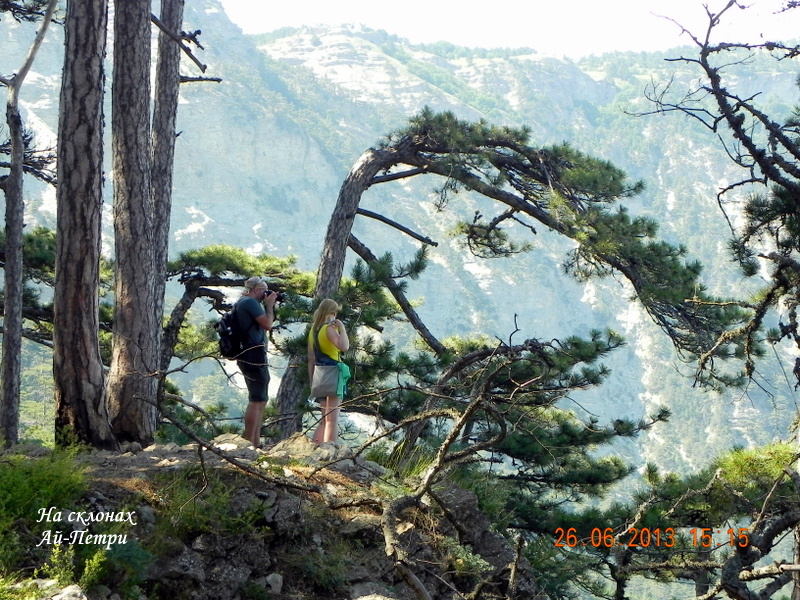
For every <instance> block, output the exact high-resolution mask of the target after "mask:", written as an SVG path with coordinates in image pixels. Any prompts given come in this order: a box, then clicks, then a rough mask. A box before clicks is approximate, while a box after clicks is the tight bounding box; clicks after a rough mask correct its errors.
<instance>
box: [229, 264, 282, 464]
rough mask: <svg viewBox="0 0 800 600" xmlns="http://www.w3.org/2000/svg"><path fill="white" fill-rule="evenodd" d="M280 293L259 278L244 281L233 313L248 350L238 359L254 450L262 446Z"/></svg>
mask: <svg viewBox="0 0 800 600" xmlns="http://www.w3.org/2000/svg"><path fill="white" fill-rule="evenodd" d="M277 299H278V294H277V293H276V292H272V291H270V290H269V288H267V283H266V282H265V281H264V280H263V279H261V278H260V277H251V278H250V279H248V280H247V281H245V282H244V293H243V294H242V297H241V298H240V299H239V301H238V302H237V303H236V306H235V307H234V310H235V311H236V317H237V319H238V321H239V327H240V328H241V331H243V332H245V336H246V340H247V344H246V350H245V351H244V352H242V353H241V355H240V356H239V358H237V360H236V365H237V366H238V367H239V370H240V371H241V372H242V375H243V376H244V381H245V384H246V385H247V395H248V403H247V410H246V411H245V413H244V437H245V439H247V440H249V441H250V442H251V443H252V444H253V446H254V447H255V448H259V447H260V446H261V423H262V421H263V419H264V408H265V407H266V405H267V386H268V385H269V369H268V367H267V332H268V331H269V330H270V329H271V328H272V322H273V320H274V319H275V301H276V300H277Z"/></svg>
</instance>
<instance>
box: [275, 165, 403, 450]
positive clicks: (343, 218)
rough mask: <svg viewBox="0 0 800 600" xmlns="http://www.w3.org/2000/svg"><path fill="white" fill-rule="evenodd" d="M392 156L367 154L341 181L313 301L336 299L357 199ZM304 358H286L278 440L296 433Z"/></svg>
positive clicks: (385, 166) (278, 406)
mask: <svg viewBox="0 0 800 600" xmlns="http://www.w3.org/2000/svg"><path fill="white" fill-rule="evenodd" d="M393 156H394V155H393V154H391V153H389V152H384V151H380V150H373V149H370V150H367V151H366V152H364V154H362V155H361V157H360V158H359V159H358V161H356V164H355V165H353V168H352V169H351V170H350V173H348V175H347V178H346V179H345V180H344V183H343V184H342V187H341V189H340V190H339V197H338V198H337V200H336V206H335V207H334V209H333V213H332V214H331V218H330V220H329V221H328V231H327V233H326V234H325V245H324V246H323V249H322V257H321V259H320V263H319V269H318V270H317V286H316V289H315V291H314V298H315V299H317V300H321V299H323V298H330V297H332V296H335V295H336V292H337V291H338V289H339V282H340V281H341V280H342V273H343V272H344V261H345V256H346V254H347V243H348V240H349V239H350V231H351V230H352V229H353V222H354V221H355V218H356V210H357V209H358V205H359V203H360V202H361V196H362V195H363V194H364V192H365V191H366V190H367V189H368V188H369V187H370V185H372V180H373V178H374V177H375V175H377V174H378V172H380V171H381V170H382V169H386V168H388V167H389V166H390V165H391V164H392V160H393V158H392V157H393ZM305 360H306V359H305V355H303V356H291V357H289V366H288V367H287V369H286V372H285V373H284V375H283V378H282V379H281V384H280V387H279V388H278V395H277V398H276V404H277V408H278V412H279V413H280V422H279V423H278V429H279V431H280V437H281V439H285V438H287V437H289V436H291V435H293V434H294V433H296V432H298V431H300V425H301V424H300V412H299V410H298V406H299V403H300V401H301V394H302V392H303V384H302V382H301V379H300V378H299V376H298V374H299V372H300V369H302V368H303V366H304V365H305Z"/></svg>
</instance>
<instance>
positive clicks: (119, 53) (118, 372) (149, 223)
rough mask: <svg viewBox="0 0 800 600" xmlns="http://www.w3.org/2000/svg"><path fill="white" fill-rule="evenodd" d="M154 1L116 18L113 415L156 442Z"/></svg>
mask: <svg viewBox="0 0 800 600" xmlns="http://www.w3.org/2000/svg"><path fill="white" fill-rule="evenodd" d="M150 4H151V3H150V1H149V0H127V1H126V2H117V3H116V5H115V13H114V78H113V86H112V94H113V95H112V119H111V127H112V143H111V144H112V162H113V169H114V236H115V245H116V246H115V254H116V270H115V276H116V278H115V288H114V291H115V304H114V335H113V342H112V357H111V368H110V371H109V377H108V386H107V391H108V396H109V413H110V416H111V423H112V426H113V428H114V433H115V435H116V436H117V438H118V439H119V440H121V441H122V440H125V441H136V442H139V443H141V444H142V445H149V444H150V443H152V441H153V438H154V434H155V429H156V421H157V418H156V416H157V409H156V407H155V406H154V405H153V404H151V403H148V402H145V401H144V400H151V401H152V400H155V398H156V395H157V385H158V378H157V375H158V363H159V361H158V358H159V356H158V343H159V338H160V335H159V331H160V327H161V324H160V323H159V322H157V321H156V319H155V310H154V306H153V305H154V304H155V303H156V300H155V283H154V282H155V267H154V265H155V262H154V256H155V240H154V237H153V220H154V218H153V204H152V202H153V198H152V187H151V149H150V148H151V144H150V9H151V6H150Z"/></svg>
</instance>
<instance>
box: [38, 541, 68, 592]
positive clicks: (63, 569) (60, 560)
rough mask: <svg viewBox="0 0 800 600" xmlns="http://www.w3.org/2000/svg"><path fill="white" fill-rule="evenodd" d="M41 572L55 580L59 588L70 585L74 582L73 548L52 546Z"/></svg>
mask: <svg viewBox="0 0 800 600" xmlns="http://www.w3.org/2000/svg"><path fill="white" fill-rule="evenodd" d="M41 572H42V573H43V574H44V575H46V576H48V577H50V578H52V579H55V580H56V582H57V583H58V585H59V586H61V587H66V586H68V585H70V584H72V583H73V582H74V581H75V546H73V545H72V544H67V545H66V546H62V545H61V544H54V545H53V546H52V547H51V549H50V555H49V556H48V557H47V559H46V560H45V563H44V565H43V566H42V568H41Z"/></svg>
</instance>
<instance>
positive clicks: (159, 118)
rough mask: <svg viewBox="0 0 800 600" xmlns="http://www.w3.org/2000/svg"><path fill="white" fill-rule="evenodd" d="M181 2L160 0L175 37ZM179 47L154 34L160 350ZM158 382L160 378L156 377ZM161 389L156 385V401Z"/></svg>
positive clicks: (164, 22)
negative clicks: (155, 57)
mask: <svg viewBox="0 0 800 600" xmlns="http://www.w3.org/2000/svg"><path fill="white" fill-rule="evenodd" d="M184 4H185V3H184V0H162V2H161V23H162V26H163V27H165V28H167V29H168V30H169V31H171V32H173V33H174V34H175V35H179V34H180V31H181V27H182V25H183V9H184ZM180 59H181V48H180V46H179V45H178V44H177V43H176V42H175V40H174V39H173V38H172V37H170V36H169V35H167V34H166V33H165V32H164V31H159V35H158V59H157V62H156V78H155V90H154V96H155V104H154V108H153V132H152V161H153V162H152V166H153V171H152V186H153V213H154V215H155V218H154V223H153V227H154V232H153V238H154V242H155V243H154V245H153V247H154V256H153V260H154V291H153V293H154V295H155V297H154V302H153V312H154V319H155V322H156V323H157V324H158V325H157V328H158V329H159V335H160V338H159V347H161V342H162V340H161V338H163V333H162V332H161V326H160V324H161V321H162V319H163V315H164V295H165V291H166V284H167V281H166V280H167V258H168V255H169V231H170V216H171V214H172V175H173V169H174V166H175V122H176V120H177V115H178V96H179V87H180V80H181V75H180ZM161 356H162V359H161V360H160V368H161V372H162V373H165V372H166V371H167V369H168V368H169V358H167V360H166V364H164V362H165V361H164V360H163V352H161ZM159 380H161V378H159ZM162 394H163V386H162V385H159V386H158V395H159V398H160V397H161V395H162Z"/></svg>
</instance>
